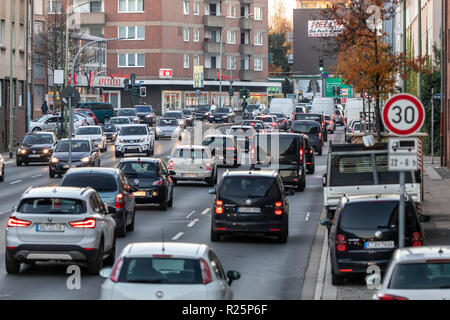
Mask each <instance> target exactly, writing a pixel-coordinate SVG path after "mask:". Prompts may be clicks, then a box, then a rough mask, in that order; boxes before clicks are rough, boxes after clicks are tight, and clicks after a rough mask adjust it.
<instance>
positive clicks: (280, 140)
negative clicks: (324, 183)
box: [250, 133, 307, 191]
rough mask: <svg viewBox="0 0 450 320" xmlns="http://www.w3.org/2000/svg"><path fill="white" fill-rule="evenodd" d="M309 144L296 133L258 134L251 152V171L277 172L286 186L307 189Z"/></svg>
mask: <svg viewBox="0 0 450 320" xmlns="http://www.w3.org/2000/svg"><path fill="white" fill-rule="evenodd" d="M306 151H307V144H306V142H305V137H304V136H303V135H301V134H296V133H267V134H257V135H256V136H255V138H254V139H253V144H252V146H251V150H250V163H251V166H250V168H251V169H255V170H277V171H278V172H279V174H280V177H281V180H282V181H283V184H284V185H285V186H293V187H295V188H296V189H297V190H298V191H304V190H305V187H306V162H307V161H306V157H305V153H306Z"/></svg>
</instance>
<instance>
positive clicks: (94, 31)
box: [89, 27, 105, 38]
mask: <svg viewBox="0 0 450 320" xmlns="http://www.w3.org/2000/svg"><path fill="white" fill-rule="evenodd" d="M89 34H90V35H91V36H95V37H100V38H104V37H105V32H104V30H103V27H90V28H89Z"/></svg>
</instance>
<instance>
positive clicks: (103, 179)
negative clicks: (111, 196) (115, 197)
mask: <svg viewBox="0 0 450 320" xmlns="http://www.w3.org/2000/svg"><path fill="white" fill-rule="evenodd" d="M61 186H63V187H78V188H85V187H91V188H93V189H94V190H96V191H97V192H115V191H117V190H118V189H119V187H118V186H117V181H116V179H115V178H114V176H113V175H111V174H103V173H96V174H91V173H75V174H70V175H67V176H66V177H64V182H63V183H62V184H61Z"/></svg>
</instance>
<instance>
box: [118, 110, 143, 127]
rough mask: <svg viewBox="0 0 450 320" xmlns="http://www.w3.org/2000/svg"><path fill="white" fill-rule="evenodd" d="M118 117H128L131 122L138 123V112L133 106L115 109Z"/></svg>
mask: <svg viewBox="0 0 450 320" xmlns="http://www.w3.org/2000/svg"><path fill="white" fill-rule="evenodd" d="M117 116H118V117H128V119H130V121H131V123H139V116H138V112H137V110H136V109H134V108H120V109H119V110H117Z"/></svg>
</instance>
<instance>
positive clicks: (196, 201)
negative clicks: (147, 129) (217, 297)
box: [0, 128, 333, 300]
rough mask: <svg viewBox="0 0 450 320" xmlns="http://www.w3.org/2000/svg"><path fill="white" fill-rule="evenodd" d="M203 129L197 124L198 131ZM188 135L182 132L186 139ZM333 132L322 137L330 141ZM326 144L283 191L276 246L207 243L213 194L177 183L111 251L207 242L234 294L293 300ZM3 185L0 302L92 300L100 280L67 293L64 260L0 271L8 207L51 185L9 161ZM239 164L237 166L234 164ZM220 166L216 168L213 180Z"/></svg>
mask: <svg viewBox="0 0 450 320" xmlns="http://www.w3.org/2000/svg"><path fill="white" fill-rule="evenodd" d="M203 129H204V128H203ZM187 137H188V133H186V134H185V137H184V139H183V140H184V141H186V139H187ZM332 137H333V135H329V140H330V139H332ZM179 143H182V142H178V141H176V142H172V141H157V142H156V149H155V156H156V157H164V156H167V155H168V154H170V152H171V150H172V149H173V147H174V146H175V145H176V144H179ZM112 148H113V147H112V146H109V148H108V152H106V153H104V154H102V156H101V165H102V166H116V165H117V162H118V161H117V160H116V159H115V156H114V153H113V152H111V150H112ZM327 151H328V143H326V146H325V148H324V152H323V156H316V171H315V173H314V174H313V175H308V176H307V186H306V190H305V191H304V192H297V193H296V194H295V195H294V196H289V197H288V201H289V203H290V216H289V219H290V221H289V238H288V242H287V244H277V243H275V242H274V241H272V239H266V238H249V237H239V238H225V239H224V240H223V241H222V242H214V243H211V242H210V223H211V209H210V208H211V206H212V202H213V196H211V195H209V194H208V193H207V191H208V189H209V188H208V187H207V186H206V184H202V183H180V184H179V185H177V186H176V188H175V193H174V205H173V207H172V208H169V209H168V210H167V211H165V212H163V211H160V210H159V207H157V206H138V210H137V212H136V227H135V231H134V232H131V233H128V235H127V236H126V237H125V238H119V239H118V240H117V250H121V249H122V248H123V247H124V246H125V245H126V244H127V243H130V242H136V241H161V240H162V239H164V241H167V242H194V243H206V244H208V245H210V246H211V247H212V248H213V249H214V250H215V251H216V253H217V255H218V257H219V259H220V260H221V261H222V264H223V266H224V268H225V270H226V271H228V270H236V271H239V272H240V273H241V279H240V280H237V281H235V282H234V283H233V285H232V288H233V292H234V297H235V299H250V300H263V299H269V300H272V299H273V300H278V299H299V298H300V290H301V289H300V288H301V287H302V282H303V277H304V273H305V269H306V266H307V264H308V258H309V253H310V250H311V245H312V242H313V239H314V235H315V230H316V226H317V223H318V220H319V216H320V213H321V210H322V204H323V196H322V184H321V177H322V174H323V173H324V172H325V165H326V155H327ZM6 169H7V175H6V179H5V182H3V183H2V184H0V299H65V300H72V299H88V300H91V299H97V298H98V297H99V294H100V286H101V284H102V283H103V281H104V279H103V278H101V277H100V276H89V275H86V274H85V273H83V274H82V278H81V289H79V290H77V289H74V290H69V289H68V288H67V285H66V282H67V279H68V277H69V274H67V273H66V270H67V265H62V264H61V265H55V264H37V265H35V266H31V265H24V266H22V269H21V272H20V274H18V275H8V274H7V273H6V271H5V268H4V258H3V257H4V248H5V242H4V237H5V235H4V233H5V228H6V220H7V218H8V217H9V211H10V210H11V208H12V206H14V205H15V204H17V201H18V199H19V198H20V195H21V194H22V193H23V192H24V191H25V190H26V189H27V188H28V187H30V186H45V185H57V184H58V183H59V181H60V179H59V178H56V179H50V178H49V176H48V167H47V166H46V165H30V166H29V167H20V168H18V167H16V166H15V165H12V166H8V167H7V168H6ZM243 169H246V167H245V166H242V167H240V168H238V169H232V170H243ZM224 170H226V168H221V169H220V171H219V179H220V177H221V175H222V173H223V172H224Z"/></svg>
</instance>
